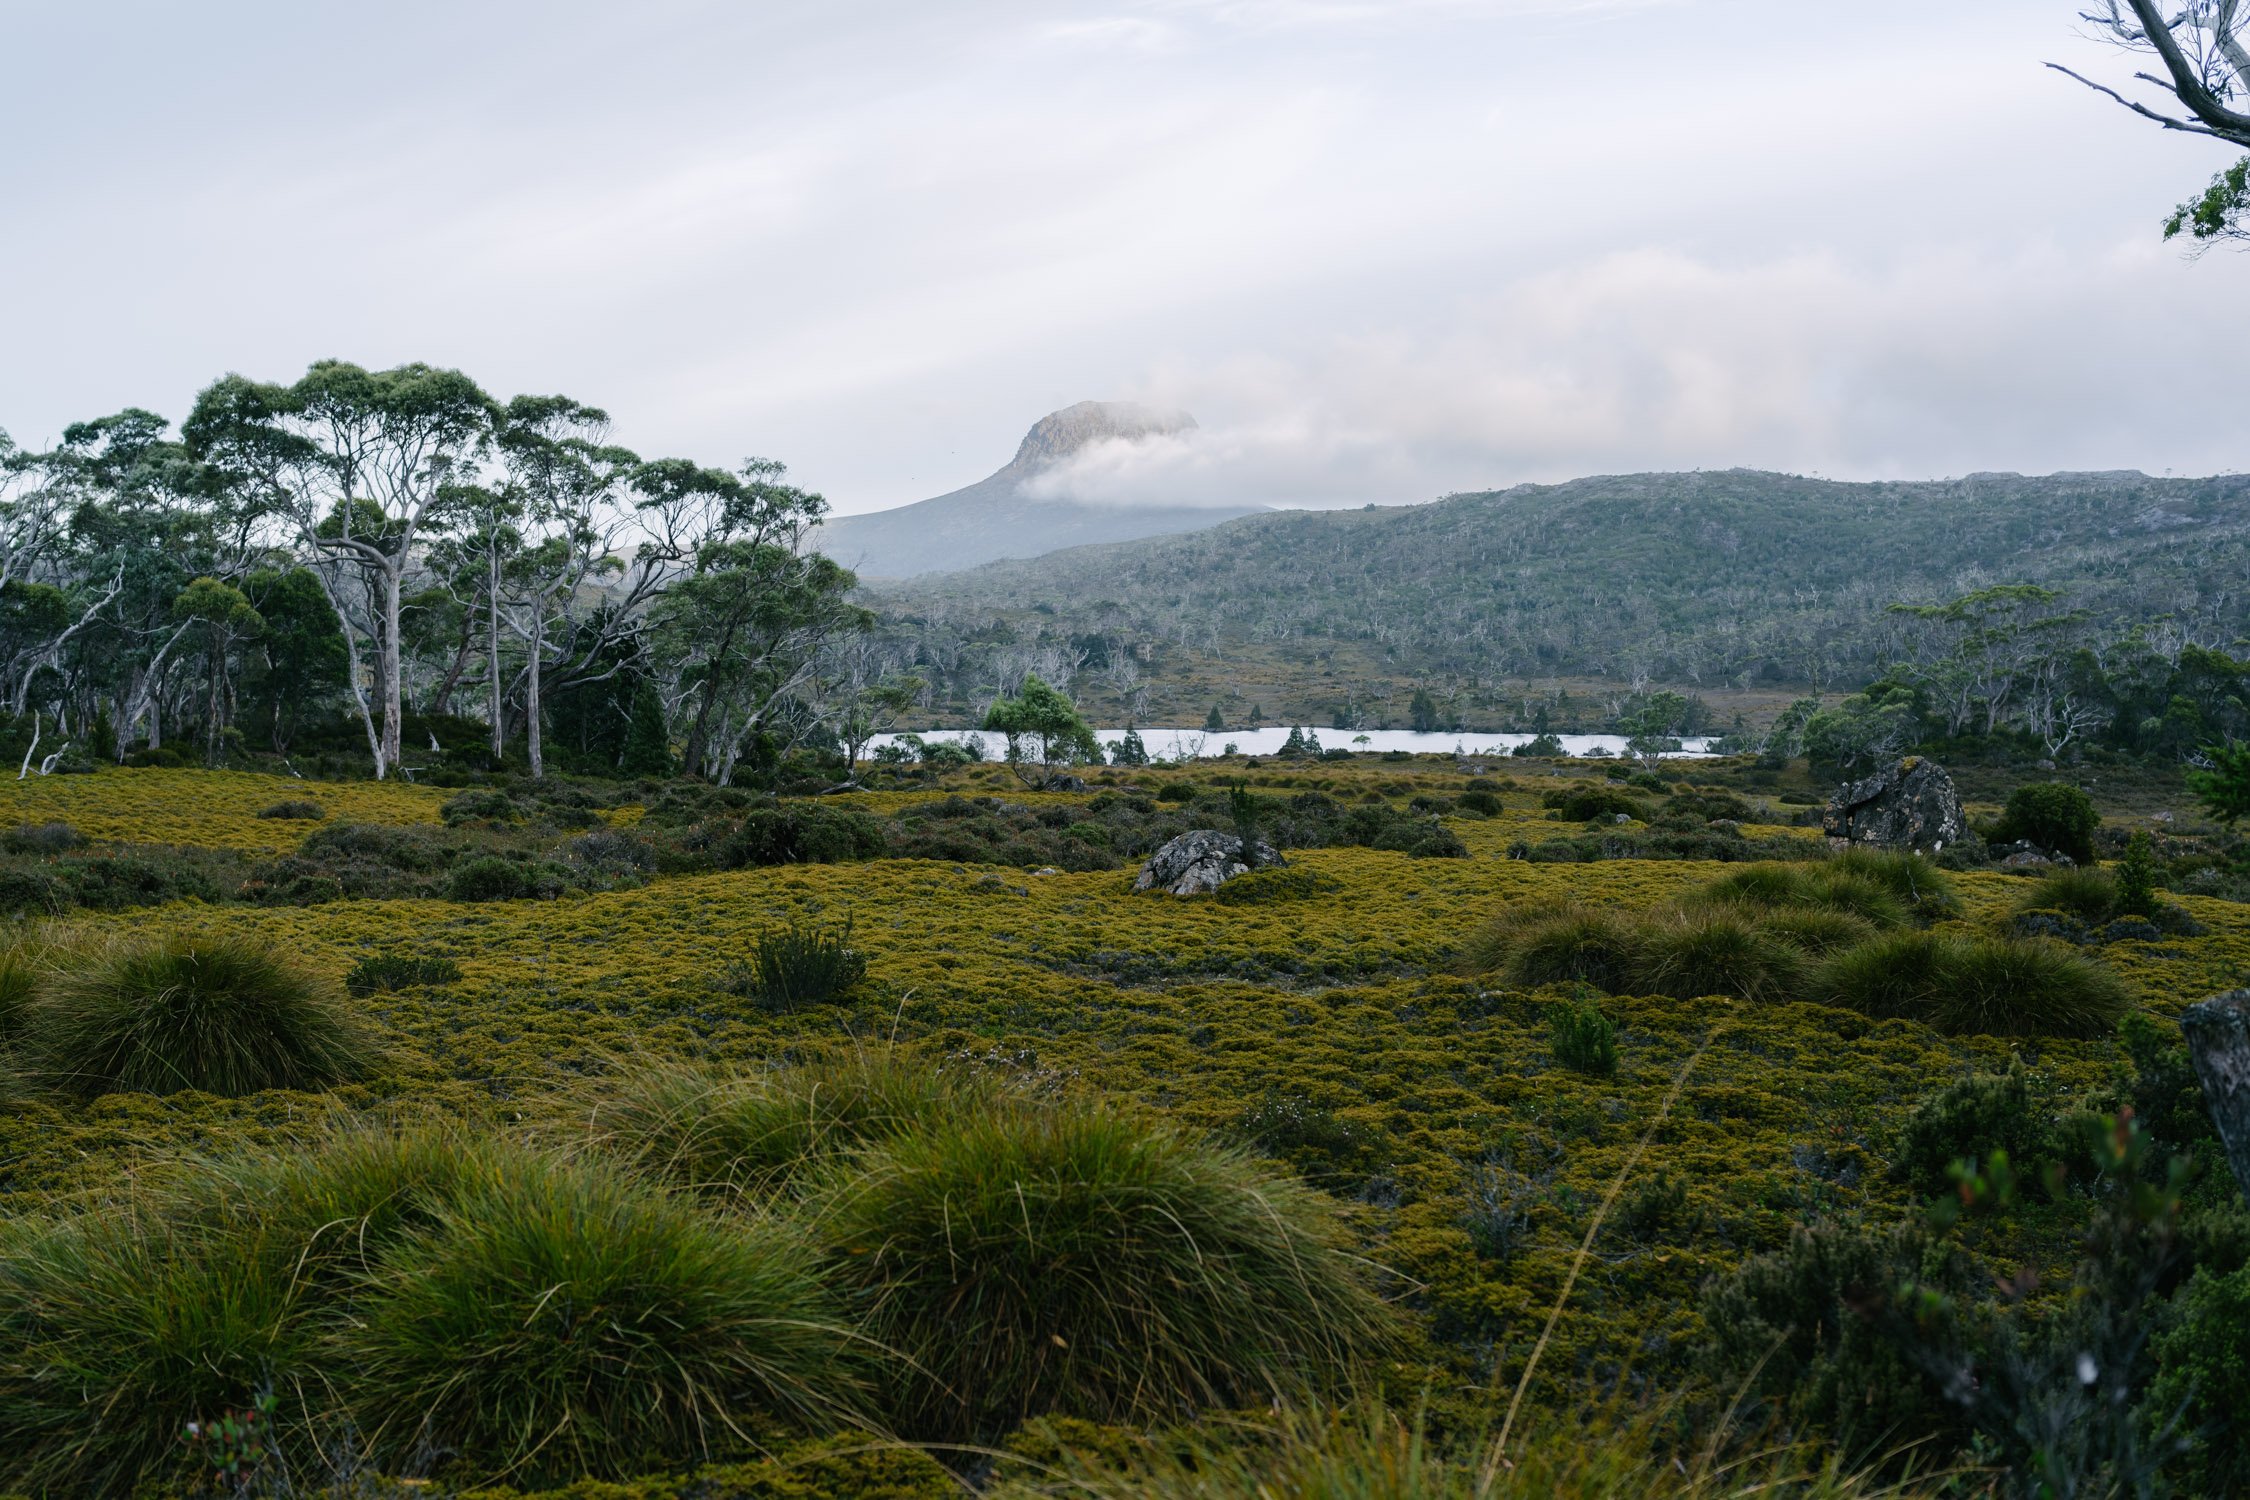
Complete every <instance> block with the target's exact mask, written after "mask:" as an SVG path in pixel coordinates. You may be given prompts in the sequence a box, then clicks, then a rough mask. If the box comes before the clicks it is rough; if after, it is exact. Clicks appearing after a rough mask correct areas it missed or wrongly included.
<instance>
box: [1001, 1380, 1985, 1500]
mask: <svg viewBox="0 0 2250 1500" xmlns="http://www.w3.org/2000/svg"><path fill="white" fill-rule="evenodd" d="M1527 1416H1528V1418H1529V1420H1527V1421H1525V1422H1522V1423H1519V1424H1518V1425H1517V1426H1516V1427H1515V1429H1514V1430H1513V1432H1512V1433H1510V1435H1509V1436H1510V1441H1509V1442H1508V1444H1507V1445H1506V1447H1505V1449H1503V1450H1501V1451H1500V1452H1499V1453H1498V1454H1497V1456H1496V1455H1495V1449H1496V1448H1497V1447H1498V1445H1499V1439H1500V1433H1499V1432H1498V1431H1497V1430H1494V1429H1491V1428H1487V1429H1484V1430H1481V1431H1480V1430H1476V1429H1474V1428H1470V1429H1467V1430H1456V1431H1453V1432H1451V1433H1447V1434H1443V1435H1441V1434H1439V1433H1437V1432H1433V1431H1432V1430H1431V1429H1430V1428H1429V1427H1428V1426H1427V1425H1425V1423H1424V1422H1423V1420H1422V1419H1421V1418H1420V1416H1419V1415H1410V1414H1407V1413H1403V1412H1399V1411H1395V1410H1390V1409H1386V1408H1384V1407H1381V1406H1379V1405H1376V1404H1374V1403H1372V1402H1362V1403H1358V1404H1355V1405H1354V1406H1352V1407H1349V1408H1346V1409H1344V1410H1341V1411H1314V1410H1307V1409H1303V1408H1288V1409H1284V1410H1281V1411H1277V1412H1274V1413H1273V1414H1271V1415H1270V1416H1260V1417H1255V1418H1248V1419H1244V1420H1238V1421H1235V1422H1230V1423H1227V1424H1225V1425H1223V1426H1221V1425H1211V1426H1206V1427H1202V1428H1199V1429H1196V1430H1194V1431H1192V1432H1189V1431H1182V1430H1176V1429H1175V1430H1166V1431H1163V1432H1160V1433H1153V1434H1149V1435H1146V1436H1143V1437H1139V1438H1136V1439H1128V1440H1126V1441H1123V1442H1119V1441H1115V1440H1112V1441H1111V1442H1109V1443H1107V1444H1106V1445H1103V1444H1095V1443H1088V1444H1087V1445H1086V1447H1085V1448H1084V1449H1083V1450H1081V1449H1079V1448H1076V1447H1074V1446H1073V1444H1072V1442H1071V1439H1072V1438H1073V1437H1076V1436H1078V1434H1076V1433H1074V1432H1072V1431H1071V1430H1070V1429H1068V1428H1057V1429H1056V1430H1055V1431H1054V1432H1053V1433H1052V1434H1049V1433H1047V1432H1046V1431H1044V1430H1042V1428H1041V1427H1034V1428H1032V1429H1030V1430H1029V1431H1027V1433H1026V1434H1024V1436H1023V1438H1020V1439H1015V1440H1011V1443H1010V1447H1011V1449H1016V1448H1021V1449H1023V1450H1024V1451H1025V1453H1026V1455H1027V1456H1028V1457H1031V1458H1032V1459H1033V1460H1034V1462H1035V1463H1036V1465H1037V1470H1038V1472H1037V1473H1036V1474H1035V1475H1032V1474H1024V1475H1020V1477H1019V1470H1020V1469H1021V1468H1025V1467H1030V1466H1029V1465H1011V1464H1008V1463H1007V1462H1006V1461H1003V1467H1002V1469H1001V1473H1002V1475H1003V1476H1006V1479H1005V1482H1003V1483H1002V1484H1001V1485H999V1486H998V1487H997V1488H995V1489H993V1490H992V1491H990V1495H991V1500H1035V1497H1045V1496H1053V1497H1057V1500H1060V1497H1063V1496H1070V1497H1073V1500H1274V1497H1279V1496H1288V1497H1290V1500H1749V1497H1753V1496H1758V1497H1770V1496H1779V1495H1786V1496H1790V1497H1793V1500H1919V1497H1934V1496H1936V1495H1938V1494H1940V1493H1943V1492H1944V1485H1943V1484H1942V1483H1933V1484H1931V1485H1928V1486H1920V1485H1900V1484H1898V1483H1896V1482H1894V1481H1891V1480H1889V1479H1886V1478H1885V1477H1883V1476H1881V1475H1878V1474H1875V1473H1867V1474H1853V1473H1851V1472H1849V1471H1847V1470H1846V1469H1845V1468H1844V1467H1843V1466H1842V1465H1841V1464H1839V1463H1838V1462H1836V1460H1835V1459H1833V1458H1824V1457H1822V1456H1820V1455H1818V1454H1817V1453H1806V1452H1795V1451H1790V1450H1786V1449H1784V1450H1780V1451H1768V1452H1763V1453H1760V1454H1757V1455H1755V1456H1753V1457H1750V1458H1729V1459H1728V1460H1726V1461H1724V1462H1717V1463H1714V1462H1713V1461H1712V1455H1710V1454H1706V1455H1705V1456H1704V1457H1703V1459H1702V1460H1701V1461H1700V1462H1695V1457H1696V1455H1695V1453H1694V1451H1693V1450H1692V1449H1691V1450H1690V1451H1689V1452H1688V1453H1687V1454H1686V1458H1687V1459H1688V1460H1689V1462H1682V1461H1681V1459H1682V1455H1681V1453H1680V1450H1679V1433H1678V1431H1677V1430H1676V1428H1668V1426H1667V1423H1666V1421H1665V1411H1664V1409H1663V1408H1662V1407H1658V1408H1654V1409H1652V1410H1649V1411H1646V1412H1634V1411H1630V1410H1620V1409H1617V1408H1615V1407H1611V1408H1603V1409H1596V1410H1594V1411H1592V1412H1588V1413H1575V1412H1552V1411H1539V1412H1530V1413H1527ZM1088 1436H1092V1434H1088ZM1040 1439H1045V1442H1044V1443H1042V1442H1040V1441H1039V1440H1040ZM1691 1462H1692V1463H1693V1467H1690V1463H1691Z"/></svg>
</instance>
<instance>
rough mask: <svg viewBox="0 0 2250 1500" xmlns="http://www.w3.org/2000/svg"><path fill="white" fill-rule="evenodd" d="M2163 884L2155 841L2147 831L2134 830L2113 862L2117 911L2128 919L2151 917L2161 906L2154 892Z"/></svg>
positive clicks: (2162, 871)
mask: <svg viewBox="0 0 2250 1500" xmlns="http://www.w3.org/2000/svg"><path fill="white" fill-rule="evenodd" d="M2163 883H2164V866H2163V865H2162V864H2161V863H2160V862H2159V861H2158V860H2157V857H2156V844H2155V841H2154V840H2152V839H2151V838H2150V837H2149V836H2148V830H2147V829H2145V828H2136V829H2134V830H2133V835H2132V837H2131V838H2129V839H2127V840H2126V841H2125V853H2124V854H2123V856H2121V857H2120V858H2119V859H2118V861H2117V909H2118V910H2119V911H2120V912H2123V913H2125V914H2126V915H2128V916H2135V917H2154V916H2155V915H2156V914H2157V910H2158V908H2159V906H2160V905H2161V903H2160V902H2158V900H2157V899H2156V892H2157V889H2158V888H2159V887H2160V886H2162V885H2163Z"/></svg>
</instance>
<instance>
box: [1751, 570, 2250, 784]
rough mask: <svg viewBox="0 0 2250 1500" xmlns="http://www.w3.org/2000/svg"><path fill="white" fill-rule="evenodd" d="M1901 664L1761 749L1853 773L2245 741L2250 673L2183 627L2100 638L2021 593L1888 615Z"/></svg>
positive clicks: (2072, 617)
mask: <svg viewBox="0 0 2250 1500" xmlns="http://www.w3.org/2000/svg"><path fill="white" fill-rule="evenodd" d="M1892 617H1893V620H1894V622H1895V623H1894V628H1895V629H1896V631H1897V632H1898V647H1899V654H1898V656H1897V658H1896V660H1895V662H1894V664H1893V665H1891V666H1890V667H1889V668H1888V669H1887V670H1886V671H1884V672H1883V673H1882V674H1881V675H1879V676H1878V677H1877V678H1876V679H1875V680H1874V681H1873V682H1871V683H1869V684H1868V685H1867V686H1866V687H1865V688H1863V689H1861V690H1860V691H1858V692H1856V693H1851V694H1848V695H1846V696H1845V697H1843V698H1842V699H1841V700H1839V701H1836V702H1832V703H1826V704H1823V703H1822V702H1820V701H1819V700H1817V699H1811V698H1807V699H1802V700H1800V701H1798V702H1797V703H1794V704H1792V705H1791V706H1790V707H1789V708H1788V709H1787V710H1786V711H1785V712H1784V713H1783V714H1782V715H1781V716H1780V718H1779V719H1778V720H1776V721H1775V723H1774V725H1773V726H1772V728H1771V729H1770V730H1769V731H1768V732H1767V733H1766V734H1765V735H1764V736H1763V738H1762V740H1761V741H1760V742H1759V744H1760V745H1761V746H1762V748H1763V749H1764V750H1765V751H1766V752H1767V753H1768V754H1769V755H1773V756H1780V757H1786V756H1790V755H1795V754H1799V753H1803V754H1806V755H1809V756H1811V757H1812V760H1813V762H1814V764H1815V765H1816V766H1818V767H1825V768H1828V769H1830V770H1833V771H1836V772H1840V773H1849V772H1852V771H1855V770H1859V769H1863V768H1866V767H1869V766H1874V765H1879V764H1882V763H1884V762H1886V761H1888V760H1891V759H1893V758H1895V757H1897V756H1899V755H1901V754H1905V753H1907V752H1909V751H1913V750H1917V749H1919V750H1924V751H1927V752H1930V753H1934V754H1940V755H1945V756H1949V757H1953V758H1964V759H2001V760H2005V759H2021V760H2031V759H2048V760H2057V759H2066V758H2073V757H2077V756H2080V755H2082V754H2086V753H2090V752H2107V753H2113V754H2121V755H2134V756H2143V757H2148V758H2150V759H2154V760H2158V761H2164V762H2170V763H2173V764H2177V763H2179V762H2181V761H2195V760H2200V759H2202V758H2204V757H2205V755H2206V753H2207V750H2208V747H2209V746H2211V745H2213V744H2215V743H2224V742H2226V741H2230V740H2237V739H2240V738H2242V737H2243V736H2244V735H2245V734H2250V659H2239V658H2236V657H2234V656H2230V655H2229V654H2228V653H2227V652H2226V651H2225V650H2223V649H2221V648H2220V647H2219V646H2218V645H2214V644H2200V643H2198V641H2197V640H2195V639H2194V638H2193V637H2191V636H2189V635H2188V634H2186V633H2185V632H2183V631H2182V630H2180V629H2179V628H2177V625H2176V624H2175V623H2174V622H2170V621H2162V622H2158V623H2155V624H2149V623H2147V622H2133V623H2131V624H2129V625H2116V626H2110V627H2106V628H2105V627H2103V626H2101V625H2100V624H2098V623H2097V622H2095V621H2093V620H2091V619H2090V618H2089V617H2088V615H2087V614H2086V613H2085V611H2084V610H2083V609H2081V608H2078V607H2076V605H2075V604H2074V601H2073V600H2071V599H2070V598H2068V597H2066V596H2064V595H2062V594H2060V593H2058V592H2056V591H2053V590H2049V589H2042V588H2034V587H2029V586H2025V585H2012V586H2002V587H1993V588H1987V589H1981V590H1978V591H1977V592H1975V593H1971V594H1967V595H1964V596H1962V597H1961V598H1959V599H1956V600H1953V601H1952V602H1951V603H1948V604H1944V605H1937V606H1927V607H1921V606H1917V607H1913V608H1905V607H1898V608H1894V610H1893V611H1892Z"/></svg>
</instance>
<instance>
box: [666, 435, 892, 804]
mask: <svg viewBox="0 0 2250 1500" xmlns="http://www.w3.org/2000/svg"><path fill="white" fill-rule="evenodd" d="M786 474H787V470H786V469H785V468H784V467H783V466H782V465H781V464H778V463H775V462H773V461H772V460H770V459H750V460H748V461H747V462H745V463H744V464H743V466H742V469H741V471H740V472H739V473H728V472H727V471H725V470H722V469H707V468H700V467H698V466H696V465H694V464H691V463H688V462H687V461H685V460H680V459H666V460H660V461H658V462H655V463H651V464H644V465H643V466H642V467H641V468H640V470H638V471H637V472H636V473H635V475H634V476H633V487H634V489H635V490H636V492H637V493H638V495H639V497H640V498H639V502H638V509H639V511H640V514H641V515H642V516H643V518H644V527H645V531H644V537H643V543H642V548H641V556H640V558H639V559H638V562H637V566H638V567H639V568H640V569H642V570H653V571H655V572H657V573H660V574H662V575H663V576H664V577H665V580H666V581H665V583H664V587H663V591H662V593H661V594H660V595H658V596H657V597H656V598H655V600H654V601H653V603H652V605H651V607H650V609H649V625H650V639H651V646H652V649H653V651H654V654H655V660H656V663H657V665H658V670H659V673H660V675H661V676H662V678H663V679H664V680H665V682H666V693H665V696H666V698H667V700H668V704H669V707H670V709H671V713H672V715H673V717H674V719H675V720H676V722H677V723H678V724H679V726H680V728H681V731H682V733H681V735H680V738H681V740H682V742H683V744H682V751H681V769H682V771H683V772H684V773H685V774H687V775H690V776H704V777H708V778H710V779H712V780H715V781H719V782H724V781H726V780H727V779H728V778H729V777H730V776H731V775H732V774H733V770H734V766H735V763H736V762H737V761H738V760H739V759H740V758H741V756H742V754H743V752H744V751H745V749H746V748H748V746H749V745H750V744H751V742H752V740H753V737H754V736H757V735H759V734H761V733H777V732H778V733H779V734H780V735H781V736H783V737H785V738H794V737H796V736H797V735H798V734H801V733H802V732H803V730H804V728H805V727H806V725H807V719H806V717H805V716H804V715H803V714H802V713H798V712H790V711H788V710H791V709H793V708H795V707H797V705H796V703H795V699H796V695H797V694H798V693H799V692H800V691H801V690H803V689H805V688H807V687H808V686H809V685H810V684H811V683H812V682H813V681H814V679H815V675H816V667H817V663H818V660H819V649H820V647H821V645H822V644H823V643H824V642H825V641H827V640H828V639H829V638H831V637H833V636H835V635H837V634H839V633H841V632H845V631H855V630H867V629H870V628H871V627H872V626H873V623H874V616H873V614H872V613H871V612H869V611H867V610H865V609H862V608H859V607H857V606H855V605H853V604H851V603H849V602H848V601H847V600H846V598H845V595H846V594H847V593H849V592H850V590H851V589H852V588H853V586H854V585H855V584H856V583H857V580H856V579H855V578H854V577H853V576H852V574H851V572H850V571H849V570H848V569H845V568H843V567H841V566H839V565H838V564H837V563H836V562H835V561H834V560H832V559H830V558H828V557H824V556H822V555H821V554H820V553H818V552H810V551H807V550H806V549H805V545H804V543H805V534H806V532H807V530H808V529H809V528H810V527H811V526H812V525H813V524H814V523H815V522H817V521H818V520H819V519H820V517H821V516H822V515H823V514H824V513H825V512H826V511H827V508H828V502H827V501H826V500H824V499H822V498H821V497H820V496H819V495H816V494H813V493H811V492H809V491H806V490H802V489H799V488H798V487H796V486H795V485H792V484H789V483H787V482H786V480H785V476H786Z"/></svg>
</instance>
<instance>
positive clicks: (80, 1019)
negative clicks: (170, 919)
mask: <svg viewBox="0 0 2250 1500" xmlns="http://www.w3.org/2000/svg"><path fill="white" fill-rule="evenodd" d="M24 1032H25V1038H24V1040H25V1046H26V1051H27V1054H28V1062H29V1064H30V1069H31V1071H32V1072H33V1073H35V1074H36V1075H38V1076H39V1077H41V1078H43V1079H44V1080H45V1081H46V1082H48V1083H50V1084H52V1085H53V1086H55V1087H57V1088H60V1089H63V1090H65V1091H67V1092H70V1093H73V1094H77V1095H79V1096H81V1097H86V1098H91V1097H93V1096H95V1095H98V1094H106V1093H115V1092H121V1091H135V1092H141V1093H150V1094H172V1093H178V1092H180V1091H182V1090H185V1089H198V1090H201V1091H202V1092H204V1093H207V1094H220V1095H225V1096H227V1097H239V1096H240V1095H243V1094H254V1093H257V1092H259V1091H260V1090H263V1089H281V1088H288V1089H318V1088H323V1087H326V1086H327V1085H329V1084H332V1083H337V1082H340V1081H342V1080H345V1079H350V1078H357V1077H360V1076H362V1075H364V1074H365V1073H366V1072H367V1071H368V1069H369V1068H370V1067H372V1066H373V1064H374V1061H375V1058H376V1055H377V1049H376V1046H375V1043H374V1041H373V1039H372V1037H371V1036H370V1034H369V1033H368V1032H367V1030H366V1029H365V1028H364V1027H363V1026H362V1025H361V1024H360V1023H359V1022H358V1021H357V1020H356V1019H355V1018H354V1017H353V1016H352V1014H351V1012H350V1011H349V1009H348V1007H347V1003H346V1002H345V1000H344V998H343V997H342V996H341V995H340V994H338V992H337V991H336V989H335V987H334V986H333V985H332V984H330V983H329V982H327V981H325V980H322V979H320V978H317V977H316V976H314V975H312V974H309V973H307V972H305V971H304V970H302V969H299V968H297V967H295V966H294V965H291V964H289V963H286V962H284V961H282V960H281V959H279V958H277V957H275V956H274V955H273V954H272V953H270V952H268V951H267V950H266V949H264V948H262V947H260V946H258V945H257V944H256V943H253V942H251V941H249V940H247V939H243V938H230V937H205V936H196V935H190V934H175V935H171V936H160V937H153V938H127V939H121V940H119V941H117V942H114V943H112V944H110V945H109V946H107V947H104V948H100V949H96V950H94V951H92V952H90V953H87V954H84V955H81V956H78V957H76V958H74V959H72V960H71V961H70V963H69V964H68V965H67V966H65V967H63V968H60V969H58V970H57V971H56V972H54V973H53V974H52V975H50V976H49V977H48V978H47V979H46V980H45V982H43V983H42V984H41V985H40V986H39V991H38V994H37V997H36V998H35V999H34V1000H33V1001H32V1003H31V1004H30V1005H29V1006H28V1007H27V1008H26V1010H25V1012H24Z"/></svg>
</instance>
